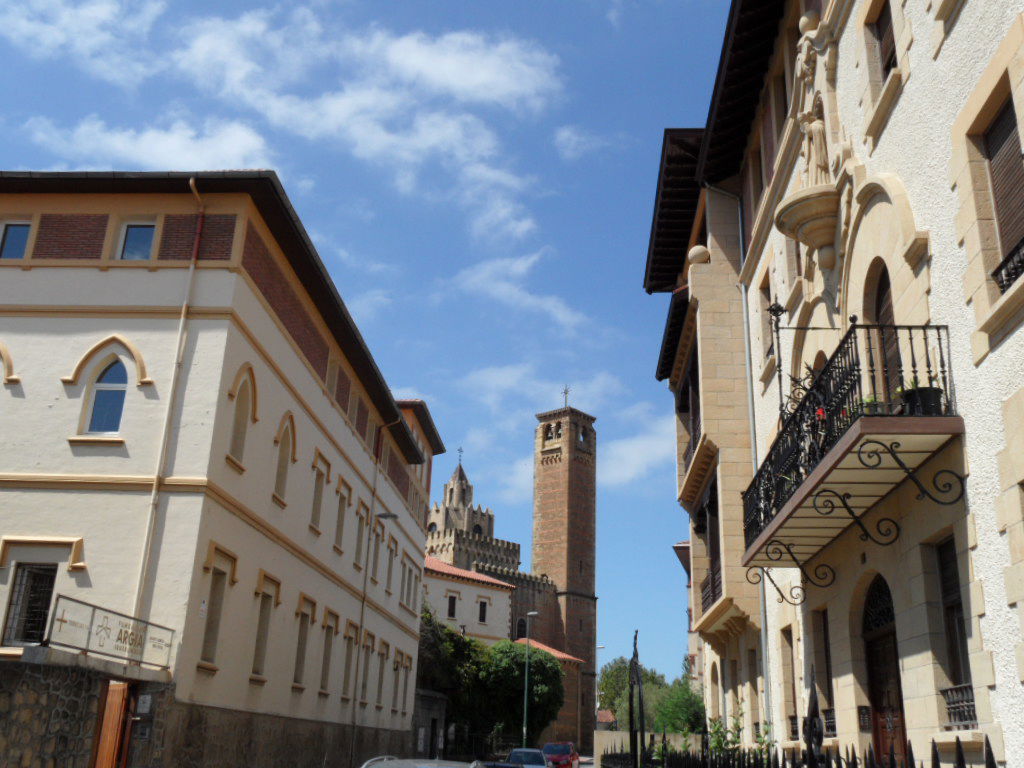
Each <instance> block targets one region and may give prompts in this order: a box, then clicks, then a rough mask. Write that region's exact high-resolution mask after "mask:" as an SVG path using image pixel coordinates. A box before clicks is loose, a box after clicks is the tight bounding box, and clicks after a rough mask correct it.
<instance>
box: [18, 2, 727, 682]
mask: <svg viewBox="0 0 1024 768" xmlns="http://www.w3.org/2000/svg"><path fill="white" fill-rule="evenodd" d="M727 10H728V3H727V2H725V0H631V1H627V0H546V1H544V2H540V1H539V0H505V2H493V1H488V0H475V1H474V2H470V1H469V0H422V1H420V0H407V1H392V2H379V1H378V2H366V1H365V0H336V1H335V2H329V1H327V0H311V2H308V3H306V4H301V3H298V4H296V3H281V4H267V5H263V4H260V3H240V2H229V1H226V0H221V1H220V2H217V3H177V2H170V0H168V1H167V2H162V1H161V0H135V1H131V0H85V1H84V2H73V1H72V0H16V1H15V2H8V1H7V0H2V1H0V48H2V58H3V61H4V69H5V76H4V77H3V78H2V80H0V91H2V93H3V104H4V110H3V115H2V117H0V166H2V167H4V168H7V169H24V168H32V169H48V170H52V169H80V168H90V169H92V168H99V169H108V168H116V169H132V170H166V169H175V170H200V169H213V168H253V167H269V168H274V169H276V170H277V171H278V173H280V174H281V177H282V180H283V182H284V185H285V188H286V189H287V191H288V193H289V195H290V196H291V198H292V201H293V203H294V205H295V207H296V209H297V211H298V212H299V215H300V216H301V217H302V219H303V221H304V222H305V224H306V227H307V228H308V229H309V231H310V233H311V235H312V236H313V239H314V241H315V242H316V244H317V247H318V249H319V251H320V254H321V256H322V258H323V259H324V261H325V263H326V264H327V265H328V268H329V269H330V271H331V274H332V275H333V277H334V279H335V281H336V282H337V284H338V287H339V289H340V291H341V294H342V296H343V297H344V298H345V300H346V302H347V303H348V305H349V307H350V309H351V310H352V312H353V314H354V315H355V317H356V319H357V321H358V323H359V325H360V327H361V329H362V331H363V333H364V335H365V336H366V338H367V341H368V342H369V344H370V346H371V349H372V351H373V353H374V354H375V356H376V358H377V360H378V362H379V364H380V366H381V369H382V370H383V371H384V374H385V376H386V377H387V379H388V381H389V382H390V383H391V384H392V386H393V387H394V388H395V391H396V394H398V395H400V396H422V397H424V398H425V399H427V400H428V402H429V404H430V406H431V409H432V411H433V414H434V417H435V419H436V421H437V423H438V426H439V428H440V430H441V433H442V435H443V437H444V439H445V441H446V443H447V445H448V447H449V449H450V450H449V453H448V455H446V456H442V457H439V460H438V461H437V464H436V470H435V486H434V492H435V495H436V494H438V493H439V491H440V485H441V483H442V482H443V481H444V479H446V478H447V477H448V475H449V474H450V473H451V471H452V468H453V465H454V462H455V460H456V458H457V454H456V451H455V449H456V448H457V447H458V446H460V445H461V446H463V447H464V448H465V464H466V468H467V471H468V473H469V476H470V479H471V480H472V481H473V482H474V483H475V485H476V498H477V501H479V502H482V503H483V504H485V505H487V506H490V507H492V508H493V509H494V510H495V512H496V514H497V530H498V535H499V536H501V537H503V538H508V539H513V540H516V541H520V542H522V543H523V545H524V547H523V550H524V553H525V554H526V556H527V559H528V557H529V545H528V542H529V539H530V531H531V518H530V515H531V494H532V487H531V473H532V466H531V463H530V456H531V451H532V444H533V429H534V425H535V424H536V421H535V419H534V417H533V414H534V413H535V412H538V411H541V410H546V409H550V408H553V407H557V406H558V405H560V404H561V395H560V390H561V389H562V386H563V385H564V384H566V383H567V384H569V386H570V387H571V388H572V390H573V394H572V396H571V400H572V403H573V404H574V405H576V406H577V407H580V408H582V409H584V410H587V411H589V412H590V413H592V414H594V415H595V416H597V417H598V421H597V424H596V428H597V431H598V441H599V456H598V467H599V468H598V476H599V491H598V595H599V598H600V602H599V632H598V642H599V643H601V644H604V645H605V646H606V649H605V650H603V651H601V652H600V657H599V658H600V661H601V662H602V663H603V662H605V661H607V660H610V659H611V658H613V657H614V656H616V655H619V654H625V655H628V653H629V652H630V643H631V638H632V632H633V629H634V628H638V629H639V630H640V636H641V654H642V657H643V659H644V661H645V662H646V663H648V664H649V665H651V666H654V667H656V668H658V669H659V670H661V671H663V672H665V673H666V674H668V675H674V674H676V673H677V672H678V670H679V667H680V664H681V661H682V658H683V655H684V652H685V650H684V649H685V643H686V637H685V605H686V603H685V594H684V586H685V579H684V574H683V572H682V569H681V568H680V566H679V563H678V561H677V560H676V558H675V555H674V554H673V552H672V550H671V548H670V545H671V544H672V543H673V542H675V541H678V540H680V539H682V538H684V537H685V535H686V518H685V515H684V513H683V512H682V510H681V509H680V508H679V507H678V506H677V505H676V503H675V500H674V497H675V466H674V436H673V427H672V422H671V399H670V396H669V395H668V393H667V392H666V390H665V388H664V386H663V385H661V384H658V383H657V382H655V381H654V376H653V372H654V367H655V362H656V359H657V354H658V347H659V343H660V340H661V332H662V325H663V321H664V317H665V312H666V309H667V297H665V296H654V297H649V296H647V295H646V294H645V293H644V292H643V290H642V288H641V281H642V277H643V267H644V259H645V256H646V248H647V239H648V234H649V230H650V222H651V212H652V202H653V196H654V189H655V182H656V176H657V169H658V158H659V152H660V147H661V133H662V129H663V128H665V127H669V126H673V127H676V126H690V125H703V123H704V120H705V117H706V114H707V104H708V98H709V94H710V89H711V86H712V82H713V77H714V71H715V68H716V66H717V62H718V53H719V49H720V45H721V39H722V30H723V27H724V23H725V15H726V12H727ZM524 565H528V562H527V563H524Z"/></svg>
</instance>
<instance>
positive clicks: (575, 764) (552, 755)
mask: <svg viewBox="0 0 1024 768" xmlns="http://www.w3.org/2000/svg"><path fill="white" fill-rule="evenodd" d="M544 757H546V758H547V760H548V764H549V765H551V766H552V767H553V768H580V755H579V752H577V751H576V745H575V744H573V743H572V742H571V741H552V742H550V743H548V744H545V745H544Z"/></svg>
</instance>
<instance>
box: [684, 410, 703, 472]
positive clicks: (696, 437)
mask: <svg viewBox="0 0 1024 768" xmlns="http://www.w3.org/2000/svg"><path fill="white" fill-rule="evenodd" d="M701 429H702V426H701V423H700V399H699V398H697V402H696V406H695V407H694V406H691V411H690V423H689V425H688V431H689V433H690V440H689V442H687V443H686V450H685V451H684V452H683V472H684V473H685V472H686V471H687V470H688V469H689V468H690V464H692V463H693V455H694V454H695V453H696V452H697V443H699V442H700V434H701Z"/></svg>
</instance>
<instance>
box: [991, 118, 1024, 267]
mask: <svg viewBox="0 0 1024 768" xmlns="http://www.w3.org/2000/svg"><path fill="white" fill-rule="evenodd" d="M985 155H986V156H987V157H988V170H989V176H990V177H991V179H992V198H993V203H994V205H995V209H996V222H997V224H998V227H999V242H1000V246H1001V251H1002V255H1003V256H1004V257H1005V256H1006V255H1007V254H1009V253H1010V251H1012V250H1014V249H1015V248H1016V247H1017V245H1018V244H1019V243H1020V242H1021V240H1024V160H1022V159H1021V147H1020V134H1019V133H1018V132H1017V115H1016V113H1015V112H1014V109H1013V100H1012V99H1010V100H1007V102H1006V106H1004V107H1003V108H1002V110H1001V111H1000V112H999V115H998V116H997V117H996V119H995V120H993V121H992V125H991V126H989V129H988V131H987V132H986V133H985Z"/></svg>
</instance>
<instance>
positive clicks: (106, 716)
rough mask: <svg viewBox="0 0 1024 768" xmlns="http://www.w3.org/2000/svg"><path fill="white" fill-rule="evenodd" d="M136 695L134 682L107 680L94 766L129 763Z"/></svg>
mask: <svg viewBox="0 0 1024 768" xmlns="http://www.w3.org/2000/svg"><path fill="white" fill-rule="evenodd" d="M136 698H137V697H136V692H135V686H133V685H132V684H131V683H123V682H119V681H117V680H109V681H108V682H107V684H106V690H105V691H104V693H103V698H102V706H101V708H100V716H99V721H98V723H97V724H96V733H97V737H96V749H95V752H94V756H93V763H92V766H93V768H123V767H124V766H125V765H127V762H128V745H129V742H130V740H131V730H132V722H133V719H134V715H135V702H136Z"/></svg>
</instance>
